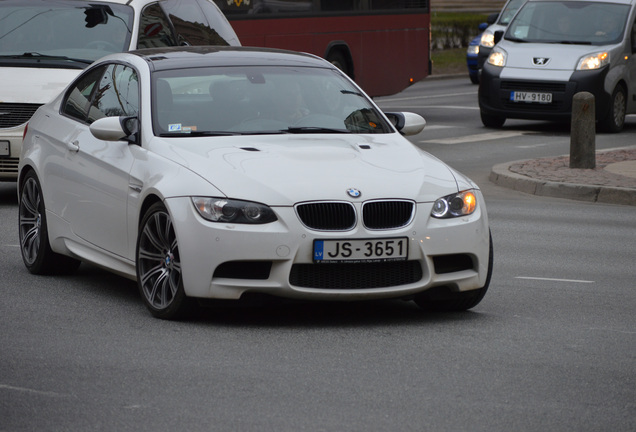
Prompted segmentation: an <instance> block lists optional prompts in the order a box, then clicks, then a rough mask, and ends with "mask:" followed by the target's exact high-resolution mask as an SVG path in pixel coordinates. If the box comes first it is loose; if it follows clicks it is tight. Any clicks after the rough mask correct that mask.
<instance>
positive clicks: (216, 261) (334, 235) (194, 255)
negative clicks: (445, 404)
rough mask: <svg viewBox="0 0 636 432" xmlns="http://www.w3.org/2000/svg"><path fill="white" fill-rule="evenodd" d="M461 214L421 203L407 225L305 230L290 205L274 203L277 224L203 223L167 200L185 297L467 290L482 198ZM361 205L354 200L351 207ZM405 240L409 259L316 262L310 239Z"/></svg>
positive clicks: (483, 228) (188, 206)
mask: <svg viewBox="0 0 636 432" xmlns="http://www.w3.org/2000/svg"><path fill="white" fill-rule="evenodd" d="M477 196H478V200H479V205H478V208H477V211H475V213H473V214H472V215H470V216H468V217H464V218H455V219H445V220H439V219H434V218H431V217H430V216H429V215H430V210H431V207H432V203H424V204H418V205H417V208H416V216H415V218H414V219H413V221H412V222H411V223H410V224H409V225H408V226H406V227H404V228H400V229H392V230H383V231H376V230H373V231H371V230H367V229H366V228H364V227H363V226H362V224H358V225H357V226H356V227H355V228H353V229H352V230H350V231H347V232H320V231H314V230H310V229H308V228H306V227H305V226H304V225H302V223H301V222H300V220H299V219H298V217H297V215H296V212H295V210H294V208H292V207H277V208H275V209H274V210H275V211H276V214H277V216H278V218H279V220H278V221H276V222H274V223H270V224H266V225H238V224H236V225H229V224H220V223H213V222H208V221H205V220H203V219H202V218H201V217H200V216H199V215H198V213H197V212H196V210H195V209H194V207H193V205H192V203H191V201H190V199H189V198H187V197H183V198H181V197H179V198H172V199H168V200H166V205H167V207H168V210H169V212H170V214H171V216H172V218H173V222H174V225H175V229H176V234H177V239H178V242H179V250H180V258H181V268H182V277H183V282H184V288H185V292H186V294H187V295H188V296H191V297H198V298H216V299H239V298H240V297H241V296H242V295H243V294H246V293H260V294H268V295H273V296H277V297H286V298H295V299H314V300H364V299H381V298H405V297H410V296H412V295H415V294H417V293H419V292H422V291H425V290H427V289H429V288H432V287H435V286H447V287H449V288H450V289H451V290H454V291H466V290H472V289H477V288H481V287H483V286H484V285H485V282H486V277H487V273H488V260H489V247H490V244H489V228H488V218H487V215H486V209H485V204H484V200H483V197H482V195H481V193H480V192H479V191H477ZM356 205H359V204H356ZM393 237H408V239H409V240H408V243H409V254H408V260H407V261H397V262H393V263H380V264H378V263H371V264H353V263H352V264H314V263H313V260H312V256H313V250H312V248H313V241H314V239H381V238H393Z"/></svg>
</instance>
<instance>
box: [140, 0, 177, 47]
mask: <svg viewBox="0 0 636 432" xmlns="http://www.w3.org/2000/svg"><path fill="white" fill-rule="evenodd" d="M176 45H177V42H176V41H175V39H174V36H173V31H172V27H171V24H170V20H169V19H168V17H166V15H165V14H164V13H163V10H162V9H161V7H160V6H159V3H152V4H150V5H148V6H146V7H145V8H144V10H143V11H142V12H141V17H140V22H139V40H137V48H155V47H166V46H176Z"/></svg>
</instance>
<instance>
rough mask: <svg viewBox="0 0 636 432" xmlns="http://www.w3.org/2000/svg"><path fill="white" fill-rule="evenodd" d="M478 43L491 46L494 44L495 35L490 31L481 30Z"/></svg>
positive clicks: (487, 46)
mask: <svg viewBox="0 0 636 432" xmlns="http://www.w3.org/2000/svg"><path fill="white" fill-rule="evenodd" d="M479 45H481V46H483V47H486V48H492V47H494V46H495V35H494V33H490V32H483V33H482V34H481V40H480V41H479Z"/></svg>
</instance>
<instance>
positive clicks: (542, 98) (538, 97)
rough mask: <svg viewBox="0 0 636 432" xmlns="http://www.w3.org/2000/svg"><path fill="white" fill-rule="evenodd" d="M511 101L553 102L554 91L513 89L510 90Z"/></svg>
mask: <svg viewBox="0 0 636 432" xmlns="http://www.w3.org/2000/svg"><path fill="white" fill-rule="evenodd" d="M510 101H512V102H529V103H544V104H549V103H552V93H536V92H520V91H513V92H510Z"/></svg>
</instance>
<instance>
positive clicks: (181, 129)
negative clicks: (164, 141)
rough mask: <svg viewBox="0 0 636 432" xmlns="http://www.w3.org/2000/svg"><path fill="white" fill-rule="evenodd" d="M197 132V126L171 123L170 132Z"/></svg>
mask: <svg viewBox="0 0 636 432" xmlns="http://www.w3.org/2000/svg"><path fill="white" fill-rule="evenodd" d="M196 130H197V127H196V126H182V125H181V123H171V124H169V125H168V132H183V133H190V132H193V131H196Z"/></svg>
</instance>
